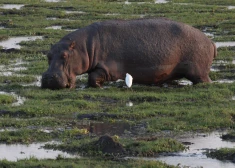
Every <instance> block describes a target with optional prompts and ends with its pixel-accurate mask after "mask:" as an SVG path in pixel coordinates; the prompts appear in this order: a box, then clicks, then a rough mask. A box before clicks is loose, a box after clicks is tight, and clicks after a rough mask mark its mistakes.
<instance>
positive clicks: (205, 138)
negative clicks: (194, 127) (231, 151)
mask: <svg viewBox="0 0 235 168" xmlns="http://www.w3.org/2000/svg"><path fill="white" fill-rule="evenodd" d="M224 133H225V132H223V133H222V132H212V133H210V134H198V135H196V136H194V137H190V138H182V139H179V141H181V142H185V143H187V144H191V145H186V146H188V147H189V149H188V150H187V151H184V152H179V153H173V154H171V155H170V156H169V155H168V156H160V157H157V158H134V159H138V160H139V159H143V160H158V161H162V162H165V163H166V164H169V165H174V166H177V167H179V168H186V167H187V168H202V167H203V168H211V167H213V168H221V167H226V168H234V167H235V164H234V163H232V162H229V161H220V160H217V159H211V158H207V156H206V155H205V154H204V152H206V150H208V149H219V148H225V147H227V148H234V146H235V142H229V141H223V140H222V139H221V138H220V136H221V135H222V134H224ZM129 158H131V157H129ZM127 159H128V158H127Z"/></svg>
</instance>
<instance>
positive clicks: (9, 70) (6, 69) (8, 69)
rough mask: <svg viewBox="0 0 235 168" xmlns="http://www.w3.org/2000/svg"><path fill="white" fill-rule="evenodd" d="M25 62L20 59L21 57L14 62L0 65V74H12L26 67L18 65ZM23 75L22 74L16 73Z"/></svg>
mask: <svg viewBox="0 0 235 168" xmlns="http://www.w3.org/2000/svg"><path fill="white" fill-rule="evenodd" d="M22 64H27V62H24V61H22V60H21V59H17V60H16V63H11V64H9V65H0V75H3V76H12V75H13V74H14V73H15V72H17V71H22V70H26V69H27V68H26V67H22V66H20V65H22ZM17 76H23V75H17Z"/></svg>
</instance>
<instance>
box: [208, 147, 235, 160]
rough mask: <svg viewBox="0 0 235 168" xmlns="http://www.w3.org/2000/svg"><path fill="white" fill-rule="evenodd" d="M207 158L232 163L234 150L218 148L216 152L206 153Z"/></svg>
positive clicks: (234, 154)
mask: <svg viewBox="0 0 235 168" xmlns="http://www.w3.org/2000/svg"><path fill="white" fill-rule="evenodd" d="M207 156H208V157H211V158H216V159H219V160H230V161H234V156H235V148H220V149H218V150H214V151H211V152H208V153H207Z"/></svg>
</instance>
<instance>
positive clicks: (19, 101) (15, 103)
mask: <svg viewBox="0 0 235 168" xmlns="http://www.w3.org/2000/svg"><path fill="white" fill-rule="evenodd" d="M0 94H4V95H10V96H13V97H14V98H15V99H16V102H14V103H12V106H20V105H22V104H24V102H25V100H26V99H25V98H24V97H21V96H19V95H17V94H15V93H14V92H10V93H8V92H3V91H0Z"/></svg>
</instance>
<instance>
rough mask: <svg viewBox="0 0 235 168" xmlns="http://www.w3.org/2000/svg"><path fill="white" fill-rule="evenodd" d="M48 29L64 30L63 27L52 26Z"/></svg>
mask: <svg viewBox="0 0 235 168" xmlns="http://www.w3.org/2000/svg"><path fill="white" fill-rule="evenodd" d="M46 29H55V30H61V29H62V26H50V27H46Z"/></svg>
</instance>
